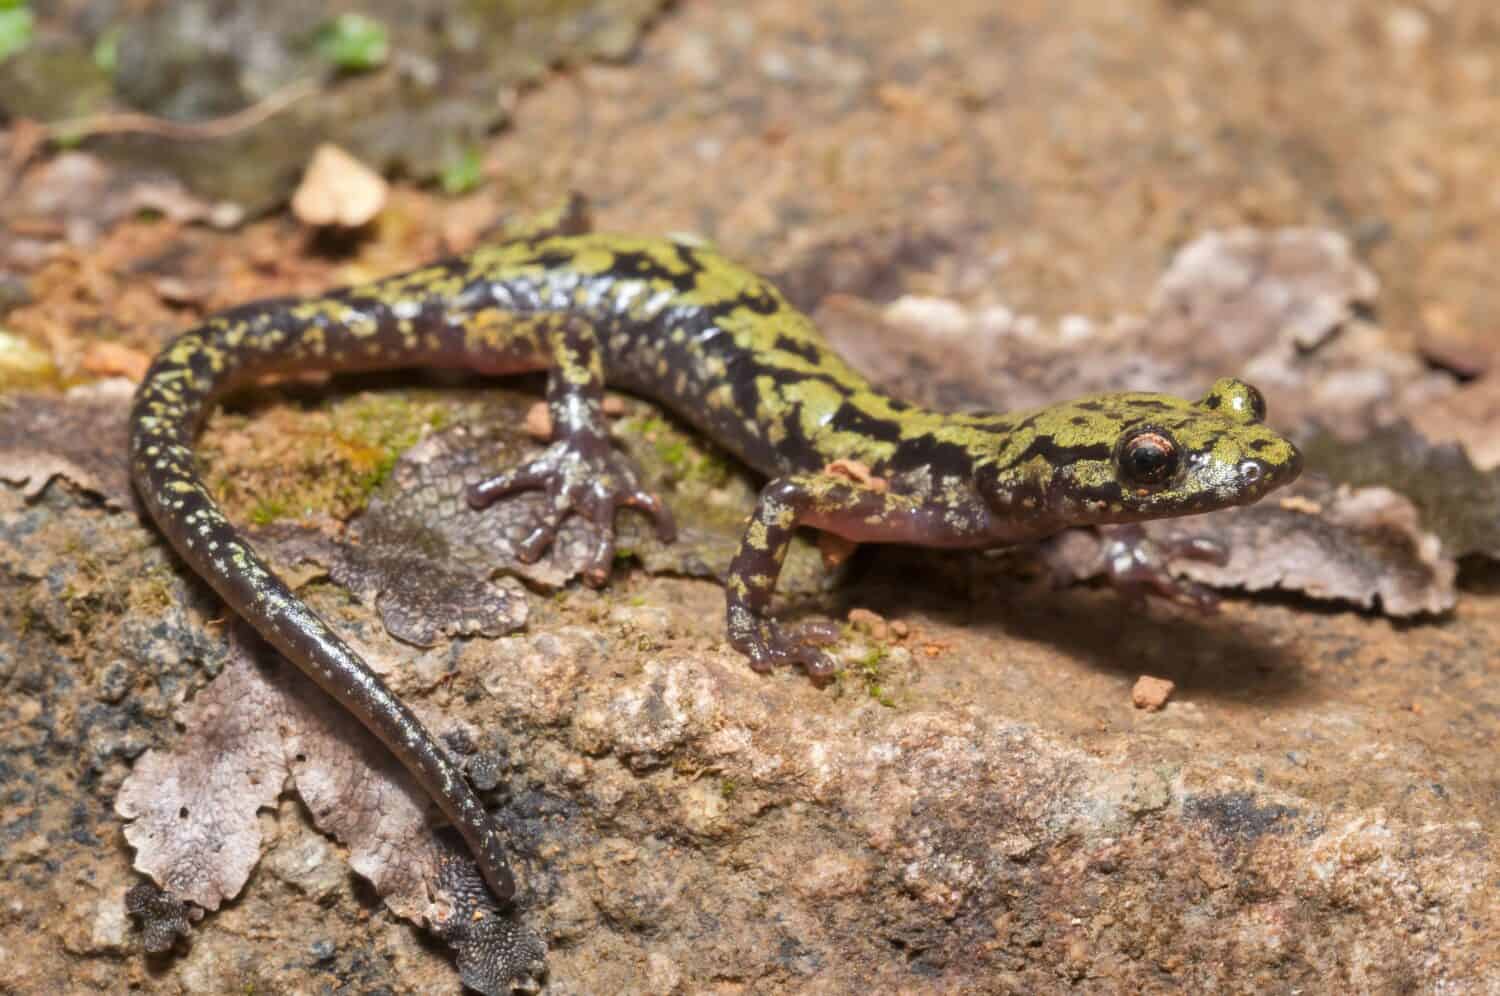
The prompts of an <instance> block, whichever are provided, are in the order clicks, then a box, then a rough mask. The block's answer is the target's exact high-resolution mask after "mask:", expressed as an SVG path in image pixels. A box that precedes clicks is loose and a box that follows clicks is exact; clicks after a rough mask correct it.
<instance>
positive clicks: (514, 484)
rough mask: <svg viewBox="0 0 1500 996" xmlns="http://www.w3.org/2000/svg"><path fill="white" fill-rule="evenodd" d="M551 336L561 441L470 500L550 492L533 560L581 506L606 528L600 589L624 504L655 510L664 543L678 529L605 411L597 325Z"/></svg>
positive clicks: (553, 401)
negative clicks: (613, 434)
mask: <svg viewBox="0 0 1500 996" xmlns="http://www.w3.org/2000/svg"><path fill="white" fill-rule="evenodd" d="M545 335H546V338H547V344H548V347H549V350H550V352H551V355H552V362H553V368H552V372H551V374H550V376H549V377H548V379H547V408H548V411H549V412H550V413H551V415H552V437H553V439H554V440H555V441H554V442H553V443H552V445H550V446H549V447H547V449H546V450H545V451H543V453H542V455H541V456H539V457H537V458H536V459H534V460H531V461H529V462H528V463H525V464H522V465H521V466H519V467H514V468H512V469H510V470H508V471H506V472H504V473H502V474H497V475H495V476H494V477H491V478H487V479H486V480H483V481H480V482H479V483H477V484H475V485H473V486H472V487H470V488H469V505H470V506H471V507H473V508H476V509H481V508H485V507H487V506H489V505H491V504H493V503H494V502H495V501H496V500H498V499H500V498H502V497H504V496H505V495H508V494H512V493H514V492H517V491H536V490H541V491H546V493H547V505H546V507H545V509H544V510H543V512H542V515H541V517H540V519H539V521H538V522H537V524H536V528H534V529H533V530H532V531H531V533H530V534H529V535H528V536H527V537H526V538H525V540H523V541H522V543H521V546H520V548H519V550H518V551H517V555H518V556H519V557H520V558H521V560H522V561H524V562H525V563H528V564H529V563H533V562H534V561H536V560H537V559H539V558H540V557H541V556H542V554H543V553H545V552H546V551H547V548H548V547H549V546H551V545H552V541H553V540H554V539H556V538H557V530H558V527H559V526H561V525H562V521H563V519H564V518H565V517H566V516H567V515H568V513H570V512H578V513H579V514H581V515H583V516H584V518H586V519H588V520H589V521H590V522H592V523H593V524H594V525H595V526H596V527H597V528H598V533H599V540H598V543H597V545H596V546H595V548H594V550H593V551H592V553H591V554H590V556H589V560H588V563H587V564H586V565H585V567H584V571H583V579H584V580H585V581H586V582H588V583H589V584H591V585H594V586H596V587H597V586H599V585H602V584H604V582H605V581H607V580H609V571H610V567H611V565H612V563H613V561H614V555H615V523H614V518H615V510H616V509H618V508H619V507H620V506H622V505H623V506H628V507H631V508H638V509H640V510H641V511H643V512H645V513H646V514H647V515H649V516H651V518H652V520H653V521H654V523H655V525H656V533H657V535H658V536H660V537H661V539H662V541H663V542H671V541H672V539H673V538H674V537H675V536H676V533H677V529H676V526H675V525H674V524H673V522H672V515H671V513H670V512H669V511H668V510H667V507H666V506H665V505H664V504H663V503H662V501H661V499H660V498H658V497H657V496H656V495H654V494H651V493H650V492H648V491H646V490H645V489H643V488H642V487H641V485H640V473H639V470H638V469H637V467H636V466H635V464H634V463H633V462H632V461H631V460H630V459H629V458H628V457H626V456H625V455H624V454H622V453H620V452H618V451H616V450H615V448H614V445H613V444H612V443H611V442H610V438H609V427H608V425H607V423H606V421H605V417H604V409H603V401H604V364H603V361H602V359H601V357H600V350H599V340H598V337H597V335H596V334H595V332H594V330H593V329H592V328H591V327H589V326H588V325H587V324H586V323H584V322H581V321H577V320H565V321H560V322H558V324H557V325H556V326H555V327H553V328H550V329H548V330H547V331H546V332H545Z"/></svg>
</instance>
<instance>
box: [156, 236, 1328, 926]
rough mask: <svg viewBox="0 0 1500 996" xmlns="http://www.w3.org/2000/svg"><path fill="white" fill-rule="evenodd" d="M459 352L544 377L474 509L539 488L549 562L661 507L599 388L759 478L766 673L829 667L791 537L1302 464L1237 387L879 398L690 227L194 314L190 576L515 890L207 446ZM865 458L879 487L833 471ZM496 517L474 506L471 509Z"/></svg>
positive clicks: (540, 540)
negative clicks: (213, 486) (620, 448)
mask: <svg viewBox="0 0 1500 996" xmlns="http://www.w3.org/2000/svg"><path fill="white" fill-rule="evenodd" d="M406 366H431V367H450V368H462V369H465V370H471V371H477V372H479V373H485V374H507V373H516V372H519V371H526V370H542V369H545V370H547V371H549V381H548V387H547V402H548V405H549V407H550V410H551V413H552V424H553V432H554V437H555V438H554V441H553V442H552V444H551V446H550V447H549V448H547V449H546V450H545V451H543V453H542V454H541V455H540V456H539V457H537V458H536V459H535V460H533V461H531V462H530V463H528V464H526V465H525V466H522V467H519V468H516V469H512V470H509V471H506V472H504V473H501V474H499V475H498V476H496V477H493V478H491V479H489V480H486V481H484V482H482V483H480V484H478V485H476V486H475V487H474V488H473V490H472V492H471V493H470V501H471V504H472V505H473V506H474V507H475V508H476V509H479V508H482V507H484V506H485V505H487V504H489V503H490V502H492V501H494V500H495V499H497V498H499V497H500V496H502V495H505V494H507V493H509V492H514V491H518V490H523V489H540V490H544V491H545V492H546V493H547V494H548V495H549V496H550V499H551V503H550V505H549V506H548V511H547V513H546V514H545V515H544V516H543V518H542V519H541V521H540V522H538V523H537V526H536V529H535V531H534V532H533V533H532V534H531V535H530V537H529V538H528V540H527V541H526V543H525V544H524V549H523V550H522V556H523V557H527V558H536V557H538V556H540V555H541V554H542V553H543V552H544V551H545V550H546V548H547V546H548V544H549V543H550V542H551V541H552V539H553V536H554V534H555V533H556V531H557V528H558V525H559V523H560V521H561V520H562V519H563V518H564V517H565V516H567V515H569V514H571V513H578V514H582V515H584V516H587V517H588V518H589V519H590V520H592V521H593V522H595V523H597V524H598V525H599V526H600V527H601V534H602V535H603V537H604V539H603V540H602V541H601V543H600V545H599V547H598V549H597V550H596V551H595V552H594V556H593V558H592V562H591V565H590V567H589V569H588V571H587V572H586V574H585V577H586V578H587V579H588V580H589V581H590V582H591V583H595V584H598V583H602V582H603V581H604V580H605V579H606V578H607V576H608V573H609V569H610V564H611V561H612V559H613V549H612V540H611V539H610V537H611V536H612V530H613V517H614V513H615V510H616V509H617V508H618V507H619V506H621V505H627V506H632V507H635V508H638V509H642V510H644V511H645V512H646V513H648V514H649V515H651V516H652V517H653V518H654V520H655V523H656V526H657V528H658V530H659V532H660V533H661V534H662V535H663V536H664V537H670V536H671V534H672V522H671V518H670V516H669V514H668V512H667V510H666V509H665V508H664V507H663V506H662V504H661V502H660V501H659V500H658V499H657V498H656V497H655V496H653V495H651V494H648V493H646V492H644V491H643V490H642V489H641V487H640V485H639V484H638V482H637V477H636V473H635V471H634V469H633V468H632V467H631V466H630V465H629V463H628V462H627V461H626V460H625V459H624V458H623V457H622V456H621V455H620V454H619V453H618V452H616V451H615V450H614V449H613V448H612V446H611V444H610V438H609V432H608V429H607V427H606V425H605V420H604V416H603V415H602V413H601V401H602V398H603V393H604V388H605V385H606V384H609V385H611V386H613V387H618V388H623V389H624V390H626V391H630V392H633V393H636V394H640V395H643V396H645V397H647V398H651V399H653V400H655V401H658V402H661V403H662V404H664V405H666V406H667V407H668V408H670V409H672V410H673V411H675V412H676V413H677V414H679V415H680V416H682V417H683V418H684V419H686V420H687V421H689V422H690V423H692V424H693V425H695V426H696V427H698V428H699V429H700V430H702V431H703V432H704V433H706V434H707V435H708V436H710V437H711V438H712V439H713V440H714V441H715V442H717V443H718V444H719V445H721V446H723V447H724V448H726V449H727V450H729V451H730V452H732V453H734V454H735V455H737V456H738V457H739V458H740V459H742V460H743V461H744V462H745V463H746V464H748V465H749V466H751V467H753V468H754V469H755V470H757V471H759V472H760V473H762V474H764V475H766V477H768V478H769V483H767V484H766V486H765V488H764V489H763V490H762V491H761V493H760V499H759V502H758V504H757V506H756V509H755V513H754V516H753V517H752V519H751V521H750V524H749V527H748V528H747V530H746V532H745V537H744V541H743V542H742V543H741V545H740V549H739V552H738V554H737V555H736V556H735V558H734V561H733V564H732V566H731V568H730V573H729V579H728V590H727V595H726V603H727V606H726V613H727V621H728V635H729V641H730V643H732V644H733V645H734V646H735V647H736V648H738V649H739V650H740V651H741V652H743V653H744V654H745V656H746V657H747V658H749V663H750V665H751V666H752V667H754V668H755V669H756V670H758V671H765V670H768V669H770V668H771V667H773V666H775V665H778V664H790V663H795V664H800V665H802V666H803V667H804V668H805V669H806V670H807V671H808V673H809V674H812V675H814V676H825V675H827V674H829V673H830V672H831V671H832V670H833V669H834V663H833V661H832V659H831V658H829V657H828V656H827V655H826V654H825V653H824V652H823V651H822V650H820V649H818V648H817V647H815V646H813V645H812V644H811V643H809V642H807V641H806V640H805V639H803V638H799V636H798V635H797V634H796V633H795V632H793V631H791V630H789V629H784V628H782V627H780V626H779V625H778V624H777V623H776V622H775V621H774V620H772V619H771V618H770V617H769V616H768V614H767V609H768V605H769V602H770V599H771V593H772V590H773V589H774V587H775V585H776V578H777V574H778V573H779V571H780V569H781V563H782V559H783V557H784V555H785V553H786V549H787V544H788V542H789V541H790V539H791V536H792V533H793V531H794V530H795V529H796V528H797V527H798V526H812V527H815V528H817V529H822V530H826V531H828V532H830V533H834V534H837V535H839V536H843V537H846V538H848V539H850V540H854V541H857V542H881V543H912V544H919V545H927V546H940V547H989V546H998V545H1005V544H1013V543H1019V542H1023V541H1027V540H1035V539H1039V538H1041V537H1045V536H1048V535H1050V534H1052V533H1056V532H1058V531H1060V530H1062V529H1065V528H1067V527H1069V526H1080V525H1089V524H1098V523H1117V522H1135V521H1141V520H1145V519H1157V518H1164V517H1168V516H1178V515H1187V514H1191V513H1195V512H1204V511H1208V510H1210V509H1216V508H1221V507H1224V506H1228V505H1243V504H1246V503H1248V502H1252V501H1255V500H1256V499H1258V498H1260V497H1261V496H1262V495H1264V494H1266V493H1267V492H1268V491H1270V490H1272V489H1273V488H1276V487H1278V486H1280V485H1282V484H1285V483H1286V482H1288V481H1290V480H1292V479H1293V478H1294V477H1295V476H1296V475H1297V473H1298V470H1299V466H1300V457H1299V456H1298V453H1297V450H1296V449H1295V447H1293V446H1292V444H1291V443H1290V442H1288V441H1287V440H1286V439H1284V438H1283V437H1282V436H1280V435H1278V434H1277V433H1276V432H1274V431H1272V430H1271V429H1269V428H1267V427H1266V426H1265V425H1264V424H1262V419H1263V417H1264V415H1265V411H1264V403H1263V402H1262V400H1261V397H1260V395H1259V393H1258V392H1257V391H1256V390H1255V389H1254V388H1253V387H1251V386H1249V385H1248V384H1244V383H1242V382H1240V381H1237V380H1230V379H1225V380H1220V381H1219V382H1218V383H1216V384H1214V385H1213V387H1212V389H1211V390H1210V391H1209V393H1208V395H1207V396H1206V397H1204V398H1202V399H1201V400H1198V401H1184V400H1181V399H1178V398H1174V397H1168V396H1165V395H1158V394H1138V393H1132V394H1110V395H1100V396H1097V397H1091V398H1085V399H1082V400H1079V401H1072V402H1068V403H1065V404H1058V405H1053V406H1051V407H1047V408H1042V409H1039V410H1037V411H1030V412H1019V413H1012V414H963V415H956V414H947V413H943V412H937V411H931V410H928V409H925V408H920V407H917V406H915V405H911V404H907V403H906V402H903V401H901V400H898V399H896V398H893V397H890V396H889V395H887V394H884V393H882V392H881V391H879V390H876V389H875V388H874V387H873V386H871V385H870V384H869V383H868V382H867V381H866V380H865V379H864V378H863V377H861V376H860V375H859V374H857V373H855V372H854V371H853V370H852V369H850V368H849V367H848V366H846V365H845V364H844V362H843V361H842V360H840V359H839V358H838V357H837V356H836V355H834V354H833V353H832V352H831V351H830V350H829V348H828V346H827V345H826V344H825V342H824V341H823V339H822V337H821V336H820V335H819V334H818V332H817V330H816V329H815V328H814V327H813V325H812V323H811V321H809V320H808V319H807V318H806V317H805V316H804V315H802V314H800V313H799V312H798V311H796V310H795V309H794V308H792V306H791V305H790V304H788V303H787V301H786V299H785V298H784V297H782V295H781V294H780V293H779V292H778V291H777V290H776V288H774V287H773V286H771V285H770V284H769V283H768V282H766V281H765V280H764V279H762V278H761V277H758V276H756V275H755V274H753V273H751V272H749V271H747V270H745V269H743V268H741V267H739V266H737V265H735V264H734V263H732V262H730V261H728V260H726V259H725V258H724V257H722V256H720V255H718V254H717V253H715V252H713V251H711V250H709V249H707V248H704V247H701V246H697V245H693V244H689V243H685V242H680V241H667V240H658V239H645V238H625V237H620V236H606V235H570V236H552V237H545V238H534V239H530V240H522V241H517V242H511V243H506V244H503V245H498V246H495V247H491V248H485V249H480V250H478V251H476V252H474V253H473V254H471V255H469V256H466V257H463V258H460V259H455V260H451V261H448V262H442V263H438V264H435V265H432V266H428V267H424V268H423V269H420V270H416V271H414V272H411V273H407V274H404V275H401V276H395V277H390V278H387V279H384V280H379V281H376V282H374V283H370V284H366V285H364V286H359V287H351V288H347V289H344V290H339V291H334V292H332V293H329V294H327V295H325V296H322V297H317V298H312V299H306V300H271V301H262V302H258V303H254V304H249V305H245V306H243V307H240V308H236V309H233V310H231V311H228V312H225V313H223V314H221V315H219V316H217V317H214V318H211V319H209V320H208V321H207V322H205V323H204V324H202V325H200V326H199V327H197V328H194V329H192V330H191V331H188V332H186V333H184V334H182V335H181V336H179V337H178V338H177V339H176V340H174V341H173V342H172V343H171V344H170V345H168V346H167V347H166V348H165V349H164V350H163V351H162V353H161V355H160V356H158V357H157V358H156V361H155V363H154V364H153V365H152V366H151V369H150V371H149V372H148V373H147V374H146V378H145V381H144V382H143V383H142V384H141V386H140V390H139V393H138V394H137V396H136V401H135V408H134V411H133V413H132V416H131V441H130V452H131V468H132V473H133V476H134V479H135V483H136V487H137V488H138V490H139V491H140V494H141V497H142V498H143V499H144V500H145V503H146V506H147V507H148V508H149V509H150V511H151V514H152V516H153V517H154V518H155V519H156V522H157V524H158V525H159V526H160V527H161V530H162V532H163V533H164V534H165V535H166V536H167V538H168V539H169V540H170V541H171V543H172V545H173V546H174V547H176V549H177V551H178V552H179V553H180V554H181V555H182V557H183V558H184V559H185V560H186V561H187V562H188V563H189V564H191V565H192V567H193V569H194V570H196V571H197V572H198V573H199V574H201V575H202V576H203V577H204V578H206V579H207V580H208V581H209V583H210V584H212V585H213V587H214V588H215V589H216V590H217V591H218V592H219V594H220V595H221V596H222V597H223V598H224V600H225V601H226V602H228V603H229V605H230V606H231V607H232V608H233V609H234V611H235V612H237V613H239V614H240V615H241V616H242V617H244V618H245V619H246V620H248V621H249V622H250V623H251V624H253V625H254V626H255V628H256V629H257V630H259V631H260V633H261V635H263V636H264V637H265V638H266V639H267V640H268V641H270V643H271V644H273V645H274V646H275V647H276V648H277V649H278V650H280V651H281V653H283V654H284V655H286V657H288V658H289V659H290V660H292V661H294V662H295V663H296V664H297V665H298V666H299V667H301V668H302V669H303V670H304V671H306V672H307V674H308V675H310V676H311V677H312V678H313V679H314V680H315V681H317V683H318V684H319V685H321V686H322V687H323V688H324V689H325V690H327V692H328V693H329V694H330V695H332V696H333V697H334V698H335V699H337V700H338V701H339V702H340V703H342V704H343V705H344V707H345V708H347V709H348V710H349V711H350V712H352V713H354V714H355V715H356V716H358V717H359V718H360V720H361V721H362V722H363V723H364V724H365V725H366V726H367V727H369V728H370V730H371V731H372V732H374V733H375V735H376V736H378V737H379V738H380V739H381V740H382V741H384V743H385V744H386V746H387V747H389V748H390V750H391V751H392V752H393V753H394V754H395V755H396V756H397V757H399V758H400V759H401V761H402V762H403V763H404V764H405V765H406V767H407V768H408V769H410V771H411V773H412V774H413V775H414V776H415V777H416V779H417V780H418V781H419V782H420V783H421V785H422V786H423V788H424V789H425V790H426V791H427V792H428V793H429V794H430V795H431V796H432V798H433V799H434V800H435V801H436V802H437V803H438V804H439V805H440V806H441V807H442V809H443V811H444V812H445V813H446V814H447V816H448V818H449V819H451V820H452V821H453V823H454V825H455V826H456V827H457V828H458V830H459V831H460V832H461V833H462V834H463V837H464V839H465V840H466V841H467V842H468V845H469V847H470V848H471V849H472V850H473V854H474V857H475V859H476V860H477V862H478V865H479V867H480V869H481V871H482V872H483V874H484V877H485V879H486V881H487V882H488V883H489V886H490V888H491V889H492V890H493V891H494V893H495V896H496V897H497V898H498V899H499V900H500V901H502V902H506V901H508V900H510V898H511V897H512V896H513V894H514V892H515V884H514V880H513V878H512V875H511V871H510V868H509V865H508V864H507V862H506V857H505V853H504V849H503V847H502V845H501V840H500V837H499V833H498V831H497V830H496V829H495V827H494V826H493V824H492V822H491V820H490V818H489V817H488V815H487V814H486V813H485V811H484V808H483V807H482V806H481V804H480V802H479V800H478V798H477V797H476V796H475V794H474V792H473V790H472V789H471V788H470V787H469V785H468V784H467V782H466V781H465V779H464V777H463V775H462V774H461V773H460V772H459V770H458V769H457V768H456V767H455V766H454V764H453V762H452V761H450V760H449V758H448V755H447V753H446V752H445V751H444V749H443V748H442V747H441V746H440V745H439V744H438V743H437V741H436V740H434V739H433V737H432V735H431V734H429V733H428V732H427V730H426V729H424V728H423V726H422V724H421V723H420V722H418V720H417V718H416V716H415V715H413V714H412V712H411V710H409V709H408V708H407V707H406V705H405V704H403V703H402V702H401V700H400V699H398V698H396V696H395V695H393V694H392V693H391V691H390V690H389V689H388V688H387V687H386V686H385V684H384V683H383V682H382V681H381V680H380V678H379V677H377V676H376V675H375V673H374V672H373V671H371V670H370V668H369V667H368V666H366V665H365V663H364V661H362V660H361V659H360V658H359V657H358V656H357V655H356V654H355V653H354V651H353V650H351V649H350V648H349V646H348V644H346V643H345V642H344V641H343V640H342V639H340V638H339V635H338V634H337V633H335V632H334V631H333V630H332V629H330V628H329V626H328V625H327V624H326V623H324V622H323V621H322V620H321V619H320V618H318V616H317V615H315V614H314V613H313V612H312V610H311V609H309V608H308V607H307V606H306V605H305V604H303V602H302V601H301V600H300V599H299V598H298V597H297V596H296V595H295V594H293V592H292V591H291V589H289V588H288V587H287V585H286V584H285V583H284V582H282V581H281V579H280V578H278V577H276V575H275V574H273V573H272V572H271V571H270V569H269V568H267V566H266V564H265V562H264V561H262V560H261V559H260V558H259V557H258V556H257V555H256V554H255V552H254V551H253V550H252V549H251V548H250V546H249V544H247V543H246V541H245V540H244V539H243V538H242V537H241V536H240V534H239V533H238V532H237V531H236V530H235V528H234V527H233V526H232V525H230V523H229V522H228V521H227V520H226V519H225V518H224V516H223V514H221V512H220V511H219V509H218V507H217V506H216V505H215V503H214V500H213V498H212V497H210V495H209V492H208V489H207V488H206V487H205V486H204V483H203V481H202V479H201V478H200V477H199V475H198V472H197V470H196V469H195V468H194V460H193V449H192V447H193V442H194V437H195V435H196V433H197V431H198V429H199V426H200V424H201V423H202V421H203V419H204V416H205V415H206V413H207V412H208V410H209V408H210V406H211V405H212V404H213V403H214V402H215V400H216V399H218V398H220V397H221V396H222V395H224V394H225V392H227V391H229V390H231V389H233V388H234V387H236V386H237V385H242V384H245V383H247V382H249V381H251V380H255V379H259V378H261V377H264V376H266V375H268V374H277V373H287V374H290V373H300V372H304V371H349V370H377V369H389V368H393V367H406ZM841 460H842V461H858V462H859V463H861V464H864V465H865V466H867V467H868V468H869V470H870V472H871V474H872V475H874V477H877V478H879V479H880V483H881V484H882V485H883V486H881V487H877V486H874V485H873V484H870V483H860V482H859V481H856V480H852V479H850V478H849V477H847V476H839V475H835V474H830V473H827V472H826V468H828V467H829V465H830V464H831V463H833V462H834V461H841ZM476 514H478V513H476Z"/></svg>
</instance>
